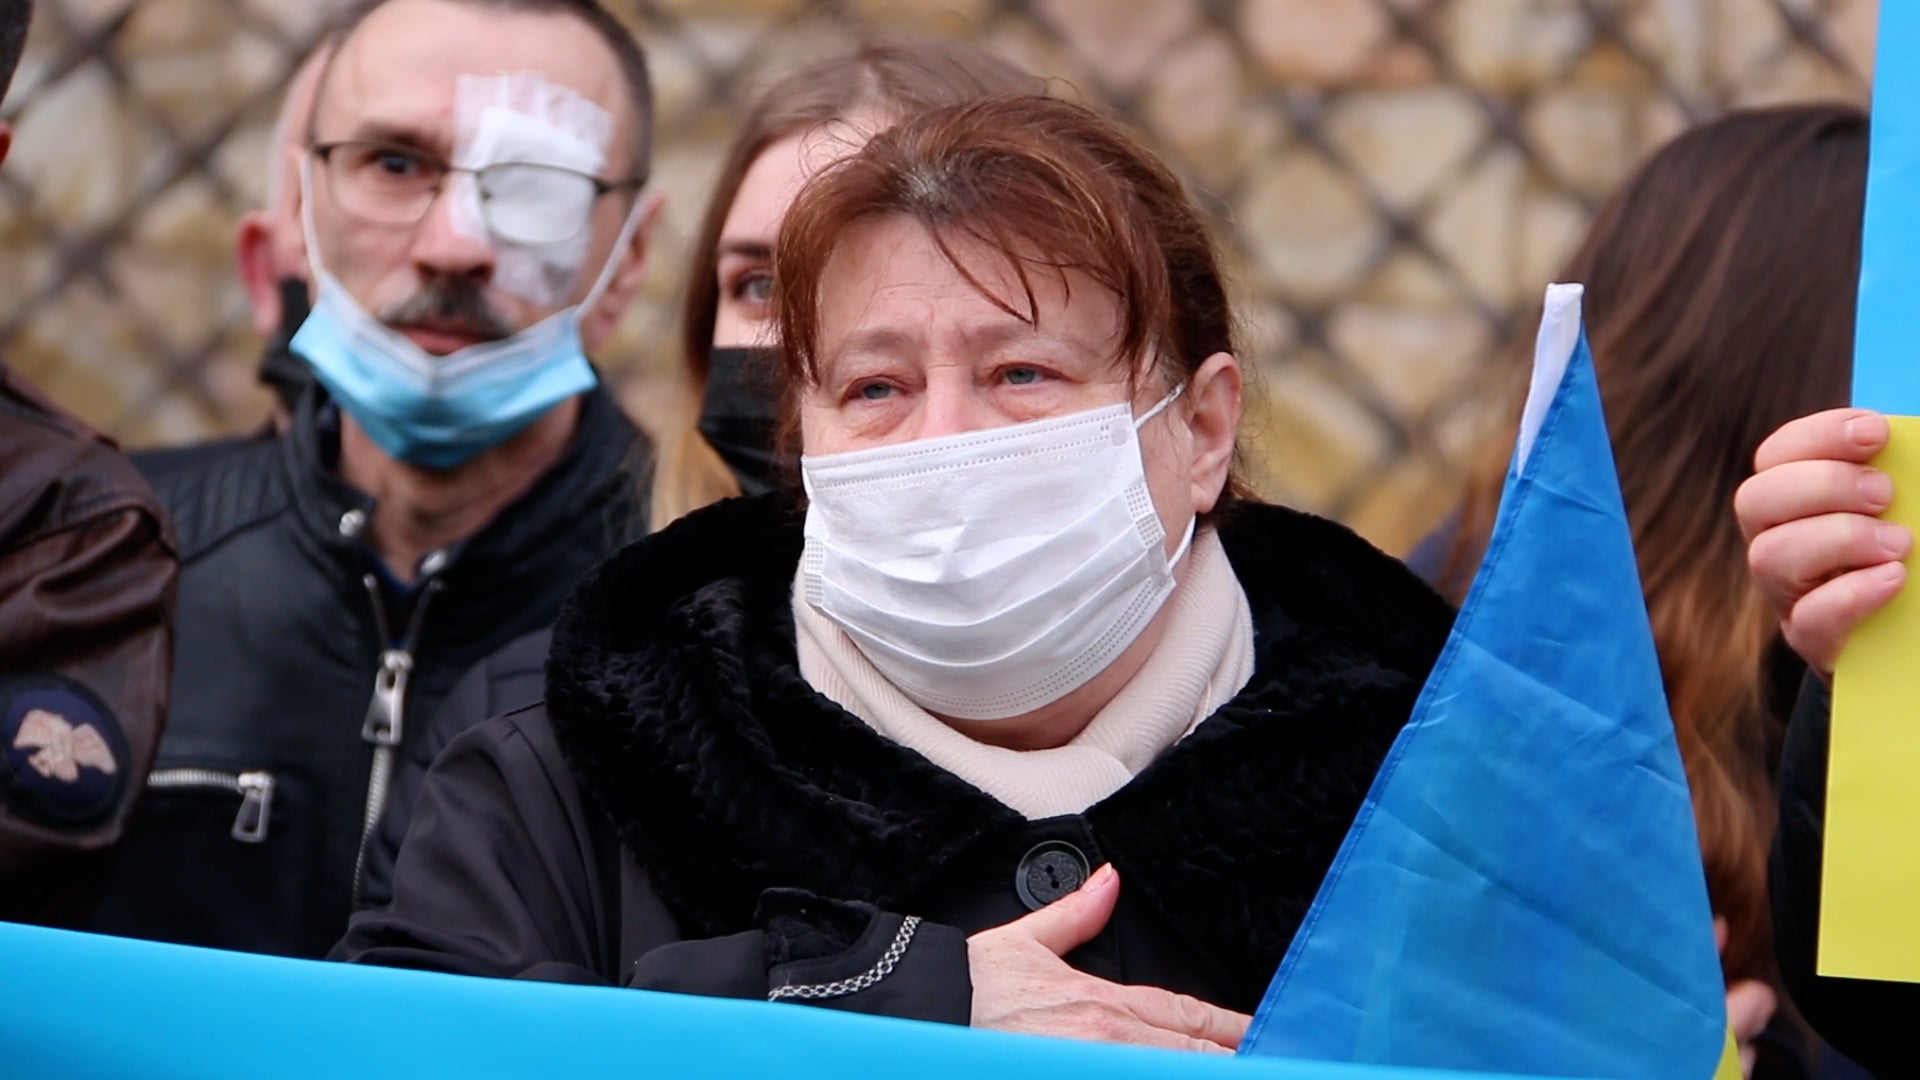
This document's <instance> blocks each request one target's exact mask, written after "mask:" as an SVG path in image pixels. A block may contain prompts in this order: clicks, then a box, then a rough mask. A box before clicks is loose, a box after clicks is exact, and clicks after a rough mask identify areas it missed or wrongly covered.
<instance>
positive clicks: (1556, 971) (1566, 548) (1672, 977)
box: [1241, 285, 1726, 1080]
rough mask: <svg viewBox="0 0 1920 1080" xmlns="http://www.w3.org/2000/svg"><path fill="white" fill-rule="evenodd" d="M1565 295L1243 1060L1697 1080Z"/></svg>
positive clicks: (1702, 1063)
mask: <svg viewBox="0 0 1920 1080" xmlns="http://www.w3.org/2000/svg"><path fill="white" fill-rule="evenodd" d="M1581 291H1582V290H1581V287H1580V286H1577V285H1556V286H1553V287H1552V288H1550V289H1549V290H1548V291H1547V305H1546V315H1545V318H1544V320H1543V321H1542V325H1541V330H1540V343H1539V346H1538V349H1537V351H1536V354H1535V360H1534V374H1533V388H1532V393H1531V394H1530V396H1529V397H1528V400H1527V407H1526V411H1525V413H1524V414H1523V418H1522V421H1521V431H1520V438H1519V442H1518V445H1517V446H1516V448H1515V452H1514V460H1513V465H1512V467H1511V468H1510V469H1509V471H1508V475H1507V482H1506V490H1505V491H1504V492H1503V493H1502V496H1501V501H1500V512H1499V516H1498V518H1497V519H1496V522H1495V525H1494V529H1493V535H1492V538H1491V540H1490V541H1489V544H1488V548H1487V555H1486V558H1485V560H1484V562H1483V563H1482V565H1481V568H1480V572H1479V576H1478V577H1477V578H1476V579H1475V581H1474V583H1473V588H1472V591H1471V592H1470V593H1469V594H1468V596H1467V600H1466V603H1465V605H1464V606H1463V608H1462V610H1461V612H1460V616H1459V619H1458V621H1457V622H1456V623H1455V625H1454V630H1453V636H1452V637H1451V639H1449V640H1448V642H1447V645H1446V648H1445V649H1444V650H1443V651H1442V652H1441V654H1440V659H1439V662H1438V663H1437V664H1436V665H1435V667H1434V670H1433V674H1432V676H1431V677H1430V678H1429V679H1428V681H1427V686H1426V689H1425V690H1424V691H1423V692H1422V694H1421V696H1420V700H1419V701H1418V703H1417V704H1416V705H1415V706H1414V711H1413V716H1412V718H1411V719H1410V720H1409V722H1408V724H1407V727H1406V728H1405V729H1404V730H1403V731H1402V732H1401V734H1400V737H1399V739H1398V741H1396V742H1395V744H1394V746H1393V748H1392V750H1391V751H1389V753H1388V755H1387V758H1386V762H1385V764H1383V765H1382V766H1381V768H1380V772H1379V774H1378V776H1376V777H1375V779H1374V782H1373V788H1372V790H1371V791H1370V792H1369V793H1368V796H1367V800H1366V802H1365V804H1364V805H1363V806H1362V808H1361V810H1360V813H1359V816H1358V817H1357V818H1356V819H1355V821H1354V825H1353V828H1352V830H1351V831H1350V832H1349V833H1348V835H1347V838H1346V841H1345V843H1344V844H1343V845H1342V847H1341V850H1340V853H1339V855H1338V856H1337V858H1336V859H1335V861H1334V864H1333V869H1332V870H1331V871H1329V873H1328V874H1327V878H1326V880H1325V881H1324V882H1323V883H1322V884H1321V887H1320V893H1319V895H1318V896H1317V897H1316V898H1315V900H1314V904H1313V907H1312V909H1311V910H1310V911H1309V912H1308V914H1307V917H1306V920H1305V922H1304V923H1303V924H1302V926H1301V929H1300V932H1299V933H1298V935H1297V936H1296V937H1295V939H1294V942H1293V946H1292V948H1291V949H1290V950H1289V951H1288V953H1287V956H1286V959H1285V961H1284V962H1282V964H1281V966H1280V971H1279V973H1278V974H1277V975H1276V976H1275V977H1274V981H1273V985H1272V986H1271V987H1270V988H1269V989H1268V991H1267V997H1266V1000H1265V1001H1264V1002H1262V1004H1261V1006H1260V1010H1259V1012H1258V1014H1257V1015H1256V1016H1255V1018H1254V1023H1253V1028H1252V1030H1251V1031H1250V1032H1249V1033H1248V1035H1247V1039H1246V1042H1245V1043H1244V1044H1243V1045H1242V1047H1241V1052H1242V1053H1243V1054H1258V1055H1275V1056H1280V1057H1291V1058H1316V1059H1321V1060H1327V1061H1349V1062H1367V1063H1374V1064H1390V1065H1410V1066H1426V1067H1438V1068H1451V1069H1486V1070H1499V1071H1505V1072H1517V1073H1532V1074H1541V1075H1548V1076H1586V1077H1616V1078H1638V1077H1649V1078H1654V1077H1657V1078H1659V1080H1707V1078H1708V1077H1710V1076H1713V1075H1714V1072H1715V1066H1716V1065H1717V1064H1719V1063H1720V1062H1721V1055H1722V1051H1723V1048H1724V1047H1725V1045H1726V1026H1725V1001H1726V999H1725V986H1724V984H1723V982H1722V978H1721V973H1720V965H1719V962H1718V959H1717V957H1716V955H1715V948H1714V941H1713V928H1712V915H1711V913H1710V911H1709V910H1708V905H1707V894H1706V882H1705V877H1704V873H1703V871H1702V869H1701V863H1700V849H1699V846H1698V843H1697V841H1696V839H1695V835H1694V827H1693V809H1692V805H1691V803H1690V801H1689V798H1688V794H1687V785H1686V778H1685V775H1684V773H1683V772H1682V770H1681V765H1680V754H1679V751H1678V749H1677V747H1676V745H1675V743H1674V736H1673V724H1672V721H1671V720H1670V719H1669V717H1668V715H1667V708H1666V697H1665V693H1664V691H1663V689H1662V685H1661V680H1660V669H1659V664H1658V661H1657V659H1656V657H1655V654H1654V648H1653V637H1652V633H1651V631H1650V630H1649V628H1648V625H1647V613H1646V607H1645V604H1644V601H1643V600H1642V597H1641V591H1640V579H1639V573H1638V570H1637V568H1636V566H1635V563H1634V557H1633V547H1632V542H1631V540H1630V537H1629V532H1628V528H1627V522H1626V514H1625V511H1624V509H1623V508H1622V506H1621V501H1620V485H1619V482H1618V478H1617V477H1616V475H1615V473H1614V468H1613V452H1612V448H1611V446H1610V445H1609V443H1608V441H1607V429H1606V424H1605V422H1604V420H1603V419H1602V417H1601V412H1600V395H1599V390H1598V388H1597V386H1596V385H1595V383H1594V376H1593V363H1592V358H1591V356H1590V355H1589V354H1588V352H1587V345H1586V342H1585V340H1584V336H1583V334H1582V331H1581V325H1580V299H1581Z"/></svg>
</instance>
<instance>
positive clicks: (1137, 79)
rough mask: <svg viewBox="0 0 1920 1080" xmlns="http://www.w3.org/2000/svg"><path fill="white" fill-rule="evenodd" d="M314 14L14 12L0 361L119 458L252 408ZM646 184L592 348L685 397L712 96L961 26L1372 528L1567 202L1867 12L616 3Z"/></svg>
mask: <svg viewBox="0 0 1920 1080" xmlns="http://www.w3.org/2000/svg"><path fill="white" fill-rule="evenodd" d="M342 6H343V5H342V4H341V3H340V2H339V0H137V2H135V0H39V3H38V4H37V8H38V11H37V15H36V23H35V27H34V33H33V36H32V38H31V39H30V42H29V50H28V55H27V58H26V61H25V62H24V64H23V66H22V68H21V71H20V74H19V76H18V77H17V78H16V80H15V85H14V89H13V92H12V94H11V95H10V96H9V98H8V99H7V102H6V104H5V108H4V115H5V116H7V117H10V118H12V119H14V120H15V121H16V123H17V125H18V127H17V135H16V139H15V144H14V152H13V155H12V157H11V158H10V159H9V160H8V162H7V163H6V166H5V168H4V169H0V356H4V357H5V358H6V359H7V361H8V362H9V363H11V364H13V365H15V366H16V367H17V368H19V369H20V370H22V371H23V372H25V373H26V374H27V375H28V376H29V377H30V378H33V379H35V380H36V381H38V382H39V383H40V384H41V385H43V386H44V387H46V388H47V389H48V391H49V392H50V393H51V394H53V395H54V396H55V397H56V398H57V399H58V400H60V401H61V402H63V403H64V404H66V405H67V406H68V407H70V408H72V409H74V410H76V411H77V412H79V413H81V414H82V415H83V416H85V417H86V418H87V419H89V420H91V421H93V422H94V423H96V424H99V425H100V426H102V427H104V428H105V429H107V430H109V431H111V432H113V433H114V434H116V435H118V436H119V437H120V438H121V439H122V441H123V442H125V443H126V444H127V445H130V446H144V445H151V444H155V443H163V442H175V441H183V440H187V439H191V438H195V437H200V436H204V435H209V434H213V433H219V432H228V431H238V430H244V429H246V428H248V427H250V426H252V425H254V424H257V423H259V422H260V419H261V417H262V416H263V415H264V412H265V407H266V400H267V399H266V397H265V395H264V392H263V391H261V390H260V389H259V388H258V386H257V385H256V383H255V380H254V370H255V361H256V357H257V355H258V349H259V341H258V339H257V337H256V336H255V335H254V333H253V331H252V329H251V324H250V322H249V320H248V318H247V311H246V307H245V300H244V297H243V294H242V293H241V291H240V289H239V287H238V285H237V284H236V283H235V281H234V276H233V270H232V258H231V245H232V235H233V228H234V225H235V222H236V221H237V219H238V217H239V215H240V214H241V213H242V212H244V211H245V210H247V209H249V208H250V207H252V206H253V205H255V204H256V203H257V202H258V201H259V199H260V198H261V191H262V186H263V183H264V173H265V168H266V161H267V156H268V154H267V151H268V146H269V143H270V139H271V132H272V125H273V115H274V110H275V108H276V107H277V104H278V99H279V95H280V89H281V86H282V85H283V83H284V81H285V79H286V78H287V76H288V75H289V73H290V72H291V70H292V69H293V67H294V66H295V65H296V63H297V61H298V58H299V56H300V55H301V54H302V53H303V51H304V50H305V48H306V46H307V44H308V43H309V42H311V41H312V40H313V39H314V38H315V37H316V35H317V34H318V33H319V32H320V31H321V29H322V28H323V26H324V23H325V22H326V20H328V19H329V18H331V17H333V16H334V15H335V14H336V13H337V12H338V11H339V10H340V9H341V7H342ZM613 6H614V7H615V8H616V9H617V10H618V11H619V12H620V13H621V14H622V15H623V16H625V17H627V18H628V19H629V20H630V22H631V23H632V25H633V26H634V27H635V28H636V29H637V30H638V32H639V33H640V35H641V37H642V39H643V41H644V43H645V44H646V46H647V48H648V49H649V51H650V54H651V59H652V61H653V64H654V69H655V78H656V84H657V91H658V96H659V99H660V124H659V148H658V151H657V160H658V166H657V168H656V175H657V177H658V184H659V185H660V187H661V188H663V189H664V190H665V191H666V192H667V193H668V198H669V204H668V211H667V215H666V221H665V223H664V225H663V228H662V235H661V237H660V240H659V243H658V246H657V249H656V251H657V254H656V257H655V258H654V259H653V260H652V266H651V271H650V279H649V283H648V286H647V289H646V291H645V295H644V297H643V299H642V301H641V303H640V304H639V305H638V306H637V308H636V310H635V311H634V312H633V313H632V316H631V318H630V319H629V320H628V322H627V324H626V326H625V327H624V328H623V331H622V334H621V337H620V339H619V340H618V341H617V342H616V343H615V345H614V347H612V348H610V349H608V350H606V351H605V355H604V356H603V357H602V358H601V359H602V361H603V363H604V364H606V365H607V366H608V367H609V368H610V369H611V370H612V371H613V372H614V373H615V376H616V378H617V379H618V380H619V383H620V388H621V395H622V399H623V400H624V401H626V402H627V404H628V405H629V406H630V407H631V409H632V410H633V411H634V413H635V414H636V416H638V417H639V418H640V419H641V421H642V422H643V423H654V422H657V421H658V420H659V418H660V417H661V416H662V415H665V414H666V413H667V412H668V411H669V410H671V409H673V408H676V407H677V404H676V403H677V402H679V401H680V400H681V396H680V395H679V393H678V392H677V379H676V374H675V367H674V361H673V356H674V353H673V348H672V344H671V333H672V328H673V321H674V310H675V304H676V302H677V299H678V291H679V288H680V280H679V268H680V267H681V266H682V265H683V255H684V252H685V249H686V244H687V242H688V235H689V233H690V232H691V230H692V228H693V227H694V223H695V221H696V219H697V217H698V214H699V212H700V209H701V206H702V202H703V197H704V192H705V189H706V187H707V185H708V184H709V183H710V182H711V178H712V175H713V172H714V170H715V169H716V168H717V164H718V159H719V156H720V154H721V152H722V151H723V149H724V147H725V145H726V143H727V140H728V139H729V138H730V137H731V135H732V134H733V123H734V122H733V117H735V116H736V115H738V112H739V110H740V109H741V107H742V105H743V103H744V102H746V101H748V100H751V97H752V95H753V94H754V93H755V91H756V90H757V89H758V88H759V87H762V86H764V85H765V84H766V83H767V82H769V81H771V79H772V78H774V77H775V76H777V74H778V73H779V72H780V71H781V70H782V69H784V68H786V67H789V66H791V65H793V64H794V63H796V62H798V61H800V60H802V59H805V58H809V57H812V56H815V55H818V54H820V53H821V52H822V51H824V50H829V49H832V48H834V47H835V46H836V45H838V44H841V43H844V42H845V41H846V40H847V39H848V38H849V37H850V36H851V35H852V34H853V33H855V32H856V31H857V29H858V28H859V27H861V26H867V25H880V26H888V27H899V28H906V29H913V30H919V31H924V32H930V33H936V34H950V35H957V36H964V37H966V38H969V39H973V40H976V41H978V42H980V43H982V44H984V45H986V46H987V47H989V48H991V49H994V50H995V51H998V52H1000V53H1002V54H1003V55H1006V56H1008V57H1010V58H1012V59H1015V60H1017V61H1020V62H1022V63H1024V64H1026V65H1027V66H1028V67H1029V68H1031V69H1032V70H1034V71H1036V72H1039V73H1042V74H1046V75H1050V76H1055V77H1058V78H1060V79H1063V80H1065V81H1066V82H1068V83H1071V84H1072V85H1073V86H1074V87H1076V88H1077V89H1078V90H1079V91H1080V92H1081V93H1082V94H1084V95H1085V96H1087V97H1090V98H1093V99H1096V100H1100V101H1104V102H1107V103H1109V104H1110V105H1112V106H1113V107H1114V108H1115V109H1117V110H1118V111H1120V112H1121V113H1123V114H1124V115H1125V116H1127V117H1128V118H1129V119H1130V120H1132V121H1133V122H1134V123H1135V124H1137V125H1138V127H1139V128H1140V129H1141V130H1142V131H1143V132H1145V133H1146V135H1147V137H1148V138H1149V140H1150V141H1151V142H1152V143H1153V144H1154V145H1156V146H1157V147H1158V148H1159V149H1160V150H1161V151H1162V152H1163V153H1164V154H1165V155H1166V156H1167V157H1168V158H1169V159H1170V160H1172V161H1173V162H1175V163H1176V165H1177V166H1178V167H1179V168H1180V169H1181V171H1182V172H1183V173H1184V174H1185V175H1186V176H1187V177H1188V178H1189V180H1190V181H1191V183H1192V184H1193V186H1194V188H1195V190H1196V192H1198V193H1199V195H1200V197H1201V198H1202V199H1203V200H1204V202H1205V203H1206V204H1207V205H1208V206H1209V207H1210V208H1211V209H1213V210H1214V211H1216V212H1217V214H1218V216H1219V219H1220V222H1221V228H1222V236H1223V238H1224V239H1225V240H1226V242H1227V244H1228V245H1229V248H1230V251H1231V257H1232V264H1233V270H1234V275H1235V279H1236V283H1237V285H1238V296H1239V301H1240V304H1241V308H1242V311H1243V314H1244V316H1245V322H1246V324H1247V331H1248V333H1247V346H1246V350H1245V351H1246V352H1247V353H1248V354H1249V355H1248V357H1247V358H1246V359H1248V360H1249V361H1251V364H1250V366H1251V367H1252V368H1253V369H1254V371H1255V378H1256V382H1255V384H1254V393H1253V400H1252V401H1251V402H1250V405H1251V407H1250V410H1249V422H1248V427H1247V441H1248V446H1249V450H1250V459H1251V463H1252V465H1253V478H1254V480H1255V482H1256V485H1257V486H1258V487H1260V488H1261V489H1262V490H1263V491H1264V492H1265V493H1266V494H1268V495H1269V496H1272V497H1276V498H1280V499H1284V500H1287V501H1290V502H1293V503H1296V504H1298V505H1301V506H1305V507H1307V508H1310V509H1314V510H1318V511H1321V512H1325V513H1330V514H1333V515H1336V516H1339V517H1342V518H1344V519H1346V520H1347V521H1349V522H1350V523H1352V524H1354V525H1355V526H1356V527H1358V528H1359V529H1361V531H1363V532H1365V533H1367V534H1368V535H1369V536H1371V537H1372V538H1373V539H1375V540H1376V542H1379V543H1381V544H1382V545H1384V546H1386V547H1388V548H1389V549H1402V548H1404V547H1405V546H1406V545H1407V544H1409V543H1410V542H1411V541H1412V540H1413V539H1414V538H1416V537H1417V536H1418V535H1420V533H1421V532H1422V531H1423V530H1424V529H1426V528H1427V527H1429V526H1430V525H1431V524H1432V523H1433V522H1434V521H1435V520H1436V519H1437V518H1438V517H1439V516H1440V515H1441V514H1443V513H1444V511H1445V509H1446V508H1447V506H1448V504H1449V502H1450V501H1451V499H1452V497H1453V492H1454V488H1455V482H1456V480H1457V477H1458V475H1459V469H1460V466H1461V464H1462V462H1463V460H1464V459H1465V458H1466V457H1467V456H1469V455H1470V454H1471V453H1472V452H1473V450H1474V449H1475V446H1476V443H1477V441H1478V440H1480V439H1482V438H1484V437H1485V432H1486V428H1487V420H1488V417H1489V414H1490V413H1492V412H1495V411H1498V408H1499V406H1500V404H1501V401H1502V399H1503V395H1502V394H1500V393H1498V392H1496V389H1495V388H1496V386H1501V385H1504V379H1502V378H1500V377H1499V373H1500V372H1502V371H1503V370H1504V367H1503V364H1502V358H1503V355H1504V352H1503V350H1504V349H1505V347H1506V345H1507V343H1508V342H1509V341H1510V340H1511V339H1512V338H1513V337H1514V336H1515V335H1516V334H1524V333H1525V332H1526V329H1527V328H1526V326H1525V323H1526V322H1527V321H1528V319H1529V317H1530V309H1531V307H1532V305H1533V304H1534V302H1535V300H1536V298H1537V296H1538V294H1539V290H1540V288H1541V287H1542V286H1543V285H1544V284H1545V282H1547V281H1548V280H1550V278H1551V277H1552V275H1553V272H1554V271H1555V269H1556V268H1557V267H1558V265H1559V263H1560V262H1561V261H1562V260H1563V259H1564V258H1565V257H1566V255H1567V254H1568V253H1569V252H1570V251H1571V249H1572V247H1573V245H1574V244H1575V243H1576V242H1577V241H1578V239H1579V237H1580V235H1581V232H1582V230H1583V229H1584V227H1585V223H1586V221H1587V218H1588V216H1589V215H1590V213H1591V212H1592V210H1593V208H1594V206H1595V205H1596V203H1597V202H1598V201H1599V200H1600V199H1601V198H1603V197H1604V195H1605V194H1606V192H1607V191H1608V190H1609V188H1610V187H1611V185H1613V184H1614V183H1615V182H1617V181H1618V180H1619V179H1620V178H1621V177H1622V176H1623V175H1624V174H1625V173H1626V171H1627V170H1629V169H1630V168H1631V167H1632V165H1633V164H1634V162H1635V161H1637V160H1638V159H1639V158H1640V157H1641V156H1642V155H1643V154H1644V153H1645V152H1646V151H1647V150H1648V149H1649V148H1651V147H1652V146H1655V145H1657V144H1658V143H1659V142H1660V141H1661V140H1663V139H1664V138H1666V137H1668V136H1670V135H1671V134H1672V133H1674V132H1675V131H1677V130H1678V129H1679V128H1681V127H1682V126H1684V125H1685V124H1686V123H1688V122H1689V121H1692V120H1697V119H1702V118H1705V117H1709V116H1711V115H1713V114H1715V113H1716V112H1718V111H1720V110H1723V109H1725V108H1728V107H1732V106H1738V105H1747V104H1759V103H1771V102H1777V101H1784V100H1794V99H1805V98H1834V97H1840V98H1847V99H1852V100H1862V99H1864V96H1865V93H1866V90H1867V78H1868V68H1869V64H1870V60H1871V51H1872V38H1873V30H1874V21H1875V13H1876V5H1875V3H1874V0H930V2H925V3H922V2H918V0H820V2H806V0H626V2H624V3H623V2H619V0H615V2H614V4H613Z"/></svg>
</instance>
